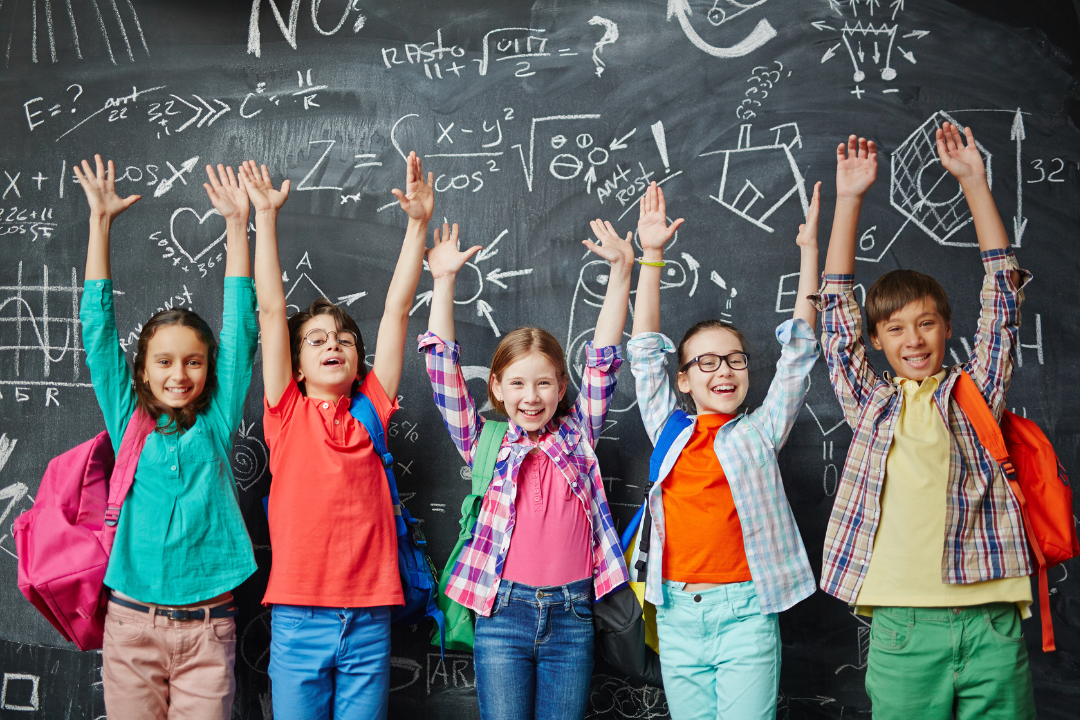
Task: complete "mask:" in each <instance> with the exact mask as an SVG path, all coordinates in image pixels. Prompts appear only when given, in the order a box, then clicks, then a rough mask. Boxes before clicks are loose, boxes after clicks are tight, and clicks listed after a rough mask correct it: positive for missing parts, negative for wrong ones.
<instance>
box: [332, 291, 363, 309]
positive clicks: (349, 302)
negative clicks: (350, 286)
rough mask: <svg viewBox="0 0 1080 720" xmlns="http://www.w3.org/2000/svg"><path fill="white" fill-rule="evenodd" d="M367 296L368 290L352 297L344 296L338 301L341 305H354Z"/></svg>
mask: <svg viewBox="0 0 1080 720" xmlns="http://www.w3.org/2000/svg"><path fill="white" fill-rule="evenodd" d="M365 295H367V291H366V290H365V291H364V292H358V293H353V294H352V295H342V296H341V297H339V298H338V299H337V301H338V302H339V303H345V304H346V305H352V304H353V303H354V302H356V301H357V300H359V299H360V298H362V297H364V296H365Z"/></svg>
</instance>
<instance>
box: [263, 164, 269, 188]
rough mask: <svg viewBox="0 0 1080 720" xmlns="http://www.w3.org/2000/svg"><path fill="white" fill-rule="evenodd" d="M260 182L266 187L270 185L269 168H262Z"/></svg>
mask: <svg viewBox="0 0 1080 720" xmlns="http://www.w3.org/2000/svg"><path fill="white" fill-rule="evenodd" d="M262 181H263V182H264V183H266V184H267V185H271V182H270V168H268V167H266V166H265V165H263V166H262Z"/></svg>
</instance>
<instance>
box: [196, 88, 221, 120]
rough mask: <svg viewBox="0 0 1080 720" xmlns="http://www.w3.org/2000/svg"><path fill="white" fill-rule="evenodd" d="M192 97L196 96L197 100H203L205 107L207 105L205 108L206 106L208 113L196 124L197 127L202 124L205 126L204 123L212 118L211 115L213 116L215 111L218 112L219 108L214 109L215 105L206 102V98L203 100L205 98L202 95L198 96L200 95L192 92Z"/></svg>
mask: <svg viewBox="0 0 1080 720" xmlns="http://www.w3.org/2000/svg"><path fill="white" fill-rule="evenodd" d="M191 97H193V98H195V99H196V100H198V101H199V102H201V103H202V104H203V107H205V108H206V115H203V119H202V120H200V121H199V124H198V125H196V126H195V127H202V126H203V123H205V122H206V121H207V120H209V119H210V117H211V116H212V115H213V114H214V113H216V112H217V110H215V109H214V106H213V105H211V104H210V103H208V102H206V101H205V100H203V99H202V98H201V97H199V96H198V95H196V94H195V93H192V94H191Z"/></svg>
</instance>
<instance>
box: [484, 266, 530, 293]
mask: <svg viewBox="0 0 1080 720" xmlns="http://www.w3.org/2000/svg"><path fill="white" fill-rule="evenodd" d="M532 271H533V269H532V268H529V269H528V270H507V271H506V272H502V271H501V268H495V269H494V270H492V271H491V272H489V273H488V274H487V275H486V276H485V279H486V280H487V281H488V282H493V283H495V284H496V285H498V286H499V287H501V288H502V289H503V290H505V289H506V284H505V283H503V282H501V280H502V279H503V278H508V277H518V276H520V275H532Z"/></svg>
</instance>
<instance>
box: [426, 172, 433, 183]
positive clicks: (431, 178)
mask: <svg viewBox="0 0 1080 720" xmlns="http://www.w3.org/2000/svg"><path fill="white" fill-rule="evenodd" d="M427 186H428V187H434V186H435V173H430V172H429V173H428V174H427Z"/></svg>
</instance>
